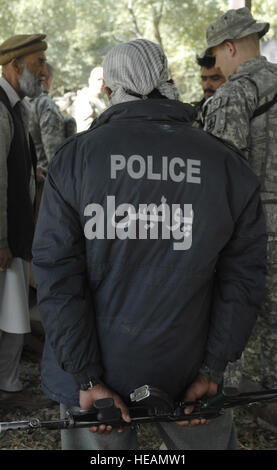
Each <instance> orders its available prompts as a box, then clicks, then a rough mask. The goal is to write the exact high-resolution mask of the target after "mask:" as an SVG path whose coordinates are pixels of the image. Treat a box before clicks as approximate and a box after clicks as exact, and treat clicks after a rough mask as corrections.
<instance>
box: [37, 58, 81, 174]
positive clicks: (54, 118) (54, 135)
mask: <svg viewBox="0 0 277 470" xmlns="http://www.w3.org/2000/svg"><path fill="white" fill-rule="evenodd" d="M46 68H47V72H48V75H47V77H46V78H45V80H44V81H43V84H42V86H43V91H42V94H41V95H40V96H39V97H37V98H35V99H30V100H29V103H30V110H31V113H30V133H31V135H32V138H33V141H34V144H35V147H36V153H37V158H38V166H40V167H42V168H44V169H47V167H48V163H49V162H50V160H51V158H52V156H53V154H54V150H55V147H57V146H58V145H59V144H60V143H61V142H62V141H63V140H65V138H66V137H69V135H70V134H71V135H72V134H73V133H75V132H76V123H75V120H74V119H73V118H72V117H71V120H73V121H74V124H75V126H73V129H72V131H71V132H68V131H67V120H66V117H65V116H64V115H63V114H62V113H61V112H60V110H59V108H58V106H57V105H56V103H55V102H54V100H53V99H52V98H51V96H50V95H49V91H50V89H51V86H52V83H53V78H54V69H53V67H52V66H51V65H50V64H48V63H46Z"/></svg>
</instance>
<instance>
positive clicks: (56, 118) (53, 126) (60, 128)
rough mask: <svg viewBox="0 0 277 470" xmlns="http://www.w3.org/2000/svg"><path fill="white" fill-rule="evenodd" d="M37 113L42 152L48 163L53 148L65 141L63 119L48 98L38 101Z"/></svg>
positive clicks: (52, 153)
mask: <svg viewBox="0 0 277 470" xmlns="http://www.w3.org/2000/svg"><path fill="white" fill-rule="evenodd" d="M37 113H38V118H39V125H40V132H41V139H42V143H43V148H44V152H45V155H46V157H47V160H48V162H50V160H51V158H52V157H53V155H54V151H55V148H56V147H57V146H58V145H60V144H61V143H62V141H63V140H64V139H65V122H64V117H63V115H62V113H61V112H60V110H59V108H58V107H57V105H56V104H55V103H54V101H53V100H52V99H51V98H50V97H49V96H45V97H43V99H41V100H39V103H38V108H37Z"/></svg>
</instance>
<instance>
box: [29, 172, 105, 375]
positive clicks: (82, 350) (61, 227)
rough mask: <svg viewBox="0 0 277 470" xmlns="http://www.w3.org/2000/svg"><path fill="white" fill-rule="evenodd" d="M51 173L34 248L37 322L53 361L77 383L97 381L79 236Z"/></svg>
mask: <svg viewBox="0 0 277 470" xmlns="http://www.w3.org/2000/svg"><path fill="white" fill-rule="evenodd" d="M53 173H54V172H53ZM53 173H52V171H51V166H50V168H49V174H48V177H47V179H46V182H45V187H44V191H43V197H42V201H41V206H40V212H39V218H38V222H37V226H36V232H35V238H34V243H33V273H34V277H35V282H36V285H37V295H38V306H39V311H40V314H41V320H42V323H43V326H44V329H45V333H46V335H47V337H48V339H49V341H50V344H51V347H52V348H53V351H54V353H55V356H56V359H57V362H58V364H59V366H60V367H61V368H62V369H63V370H65V371H66V372H69V373H70V374H72V375H73V376H74V377H75V379H76V381H77V383H78V384H81V383H86V382H87V381H88V379H89V378H92V377H93V378H99V377H100V376H101V374H102V372H103V370H102V366H101V358H100V353H99V348H98V341H97V331H96V326H95V315H94V311H93V302H92V298H91V293H90V289H89V286H88V281H87V277H86V253H85V240H84V234H83V231H82V227H81V224H80V221H79V216H78V213H77V212H76V210H75V209H74V208H73V207H72V206H71V205H70V203H69V202H68V201H66V200H65V199H64V198H63V196H62V195H61V192H60V187H59V188H58V185H57V183H56V182H55V179H56V180H58V176H59V175H57V174H56V173H55V176H54V174H53ZM60 186H61V185H60Z"/></svg>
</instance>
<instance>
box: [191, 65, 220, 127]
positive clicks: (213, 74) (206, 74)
mask: <svg viewBox="0 0 277 470" xmlns="http://www.w3.org/2000/svg"><path fill="white" fill-rule="evenodd" d="M197 63H198V65H200V67H201V86H202V89H203V94H204V96H203V98H202V100H201V101H198V102H194V103H191V104H192V105H193V106H194V107H195V112H196V118H195V123H194V126H195V127H200V128H203V127H204V120H205V115H206V110H207V105H208V103H209V102H210V100H211V98H212V97H213V96H214V94H215V92H216V90H217V89H218V88H219V87H220V86H221V85H222V84H223V83H225V77H224V75H223V74H222V72H221V70H220V69H219V68H217V67H215V59H214V58H213V57H210V56H205V57H197Z"/></svg>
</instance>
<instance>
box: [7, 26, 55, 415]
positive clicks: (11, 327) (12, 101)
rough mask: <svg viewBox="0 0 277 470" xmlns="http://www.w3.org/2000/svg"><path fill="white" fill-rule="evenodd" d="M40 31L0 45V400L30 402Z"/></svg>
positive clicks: (42, 69)
mask: <svg viewBox="0 0 277 470" xmlns="http://www.w3.org/2000/svg"><path fill="white" fill-rule="evenodd" d="M45 37H46V36H45V35H43V34H32V35H16V36H13V37H11V38H9V39H8V40H6V41H5V42H4V43H3V44H2V45H1V46H0V65H2V67H3V68H2V77H1V78H0V142H1V144H0V175H1V176H0V193H1V194H0V390H1V392H0V406H1V407H3V406H7V405H8V406H12V405H14V406H19V405H21V406H24V405H33V404H34V403H33V400H32V399H30V398H29V397H28V394H27V393H26V392H25V391H24V392H23V391H22V388H23V385H22V383H21V380H20V376H19V363H20V359H21V353H22V349H23V343H24V334H25V333H28V332H29V331H30V318H29V302H28V297H29V262H30V260H31V245H32V240H33V232H34V199H35V187H36V176H37V175H36V154H35V150H34V147H33V144H32V140H31V138H30V135H29V132H28V119H29V117H28V110H27V108H26V105H25V104H24V102H23V101H22V100H23V99H24V97H25V96H29V97H35V96H38V95H39V94H40V93H41V82H42V80H43V79H44V76H45V75H46V68H45V60H46V58H45V54H44V51H45V50H46V48H47V43H46V42H45V41H44V39H45Z"/></svg>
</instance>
